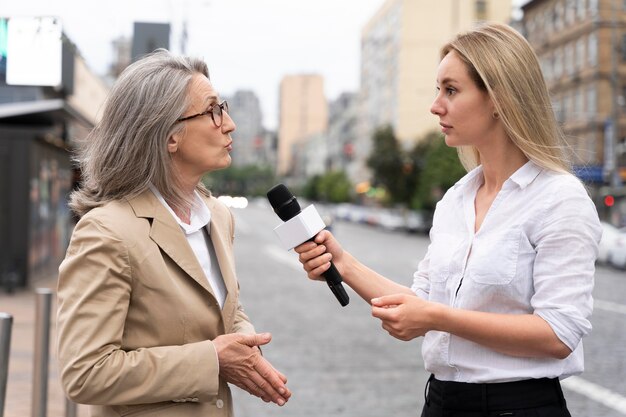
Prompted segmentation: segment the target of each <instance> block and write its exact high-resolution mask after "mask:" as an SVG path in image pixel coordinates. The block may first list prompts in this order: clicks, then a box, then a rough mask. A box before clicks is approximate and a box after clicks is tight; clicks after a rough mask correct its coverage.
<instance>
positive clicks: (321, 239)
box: [294, 230, 344, 280]
mask: <svg viewBox="0 0 626 417" xmlns="http://www.w3.org/2000/svg"><path fill="white" fill-rule="evenodd" d="M294 251H296V253H298V254H299V255H300V256H299V257H298V260H299V261H300V263H302V266H303V267H304V270H305V271H306V272H307V274H308V276H309V278H311V279H314V280H323V279H324V278H323V277H322V274H323V273H324V272H326V270H327V269H328V268H330V261H331V260H332V261H333V263H334V264H335V266H336V267H337V269H338V270H339V273H340V274H342V273H343V268H342V263H341V261H342V259H343V254H344V252H343V248H342V247H341V245H339V242H337V240H336V239H335V237H334V236H333V234H332V233H330V232H329V231H328V230H322V231H321V232H319V233H318V234H317V236H315V239H314V241H313V242H304V243H303V244H301V245H299V246H296V247H295V248H294Z"/></svg>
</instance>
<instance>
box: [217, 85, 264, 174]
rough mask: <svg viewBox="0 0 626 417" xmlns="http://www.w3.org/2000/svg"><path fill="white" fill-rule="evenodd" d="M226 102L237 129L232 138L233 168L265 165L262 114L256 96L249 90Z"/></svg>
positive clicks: (240, 92)
mask: <svg viewBox="0 0 626 417" xmlns="http://www.w3.org/2000/svg"><path fill="white" fill-rule="evenodd" d="M226 99H227V100H228V108H229V110H228V112H229V114H230V116H231V117H232V118H233V120H234V121H235V124H236V125H237V128H236V129H235V131H234V132H233V133H232V135H231V136H232V137H233V141H234V143H233V145H234V146H233V152H232V158H233V166H239V167H241V166H247V165H267V164H268V163H269V162H270V161H269V160H268V159H269V157H268V155H267V152H266V147H267V146H266V144H265V140H266V136H265V131H264V129H263V114H262V113H261V105H260V103H259V98H258V97H257V95H256V94H255V93H254V92H253V91H250V90H240V91H236V92H235V94H233V95H232V96H230V97H227V98H226Z"/></svg>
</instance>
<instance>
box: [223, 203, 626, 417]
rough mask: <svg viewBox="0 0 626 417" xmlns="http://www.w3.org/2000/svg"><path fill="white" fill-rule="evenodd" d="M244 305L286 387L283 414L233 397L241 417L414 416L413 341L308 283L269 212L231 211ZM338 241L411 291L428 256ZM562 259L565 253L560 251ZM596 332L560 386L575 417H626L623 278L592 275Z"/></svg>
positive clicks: (409, 245)
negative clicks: (583, 366)
mask: <svg viewBox="0 0 626 417" xmlns="http://www.w3.org/2000/svg"><path fill="white" fill-rule="evenodd" d="M234 212H235V215H236V218H237V233H236V236H237V238H236V255H237V268H238V275H239V279H240V282H241V298H242V302H243V304H244V307H245V309H246V311H247V312H248V313H249V315H250V316H251V318H252V320H253V322H254V323H255V326H256V327H257V330H258V331H269V332H271V333H272V334H273V341H272V343H271V344H270V345H269V346H267V347H266V348H264V354H265V356H266V357H267V358H268V359H269V360H270V361H271V362H272V363H273V364H274V366H275V367H276V368H278V369H280V370H281V371H283V372H284V373H285V374H286V375H287V377H288V378H289V386H290V388H291V389H292V391H293V393H294V394H293V398H292V400H291V401H290V402H289V403H288V404H287V405H286V406H285V407H282V408H278V407H276V406H274V405H269V404H265V403H263V402H262V401H261V400H258V399H256V398H254V397H252V396H250V395H248V394H247V393H246V392H244V391H241V390H238V389H237V388H234V395H235V402H236V411H237V415H239V416H242V417H264V416H289V417H313V416H315V417H320V416H324V417H334V416H350V417H368V416H371V417H374V416H376V417H378V416H381V415H388V416H415V415H419V411H418V410H420V409H421V407H422V404H423V388H424V384H425V381H426V379H427V376H428V375H427V373H426V372H425V371H424V369H423V362H422V359H421V355H420V349H421V343H420V341H419V340H416V341H411V342H400V341H398V340H395V339H393V338H391V337H389V336H388V335H387V333H386V332H385V331H383V330H382V329H381V328H380V325H379V322H378V320H375V319H373V318H372V317H371V316H370V309H369V306H368V305H367V304H366V303H365V302H364V301H363V300H361V299H360V298H359V297H358V296H357V295H356V294H355V293H354V292H352V291H351V290H349V294H350V297H351V302H350V304H349V305H348V306H347V307H345V308H342V307H341V306H339V304H338V303H337V301H336V300H335V299H334V297H333V296H332V294H331V293H330V291H329V290H328V288H327V287H326V286H325V284H323V283H317V282H311V281H309V280H308V279H306V277H305V275H304V273H303V272H302V270H301V269H300V266H299V263H298V262H297V259H296V255H295V254H293V253H291V252H289V253H287V252H284V251H282V250H281V249H280V248H279V247H278V245H277V240H276V238H275V237H274V235H273V232H272V228H273V227H274V226H275V225H277V224H278V223H279V220H278V218H277V217H276V216H275V215H274V214H273V213H272V212H271V210H270V209H269V208H267V207H262V206H255V205H251V206H249V207H248V208H246V209H235V210H234ZM334 232H335V235H336V236H337V237H338V238H339V239H340V241H341V242H342V243H343V245H344V247H346V248H347V249H348V250H350V251H351V252H352V253H353V254H354V255H356V256H357V257H358V258H359V259H361V260H363V261H364V262H365V263H366V264H367V265H368V266H370V267H372V268H373V269H375V270H377V271H378V272H381V273H382V274H384V275H386V276H387V277H389V278H391V279H394V280H396V281H398V282H400V283H403V284H406V285H409V284H410V282H411V280H412V274H413V271H414V270H415V269H416V267H417V263H418V261H419V260H420V259H421V257H422V256H423V254H424V253H425V251H426V247H427V244H428V240H427V238H426V237H425V236H418V235H408V234H404V233H400V232H385V231H382V230H379V229H375V228H371V227H368V226H361V225H354V224H349V223H336V224H335V229H334ZM564 250H566V248H564ZM596 281H597V282H596V289H595V298H596V311H595V313H594V317H593V325H594V332H593V334H592V336H591V337H589V338H587V339H586V340H585V350H586V363H587V370H586V372H585V373H584V374H583V375H582V376H581V377H579V378H576V379H572V378H570V379H569V380H567V381H566V384H565V395H566V398H567V401H568V404H569V406H570V410H571V411H572V415H573V416H575V417H577V416H578V417H622V416H624V415H626V383H624V380H625V379H626V324H625V323H626V273H624V272H623V271H621V272H620V271H615V270H611V269H607V268H604V267H599V268H598V272H597V280H596Z"/></svg>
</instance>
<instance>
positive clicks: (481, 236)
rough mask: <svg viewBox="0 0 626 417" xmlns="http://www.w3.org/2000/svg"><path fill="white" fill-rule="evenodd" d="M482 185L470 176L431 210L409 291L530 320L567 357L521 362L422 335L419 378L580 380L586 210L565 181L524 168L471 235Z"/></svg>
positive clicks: (589, 272)
mask: <svg viewBox="0 0 626 417" xmlns="http://www.w3.org/2000/svg"><path fill="white" fill-rule="evenodd" d="M482 183H483V175H482V167H478V168H476V169H474V170H472V171H470V172H469V173H468V174H467V175H465V176H464V177H463V178H462V179H461V180H459V182H457V183H456V184H455V185H454V186H453V187H452V188H450V190H448V192H447V193H446V194H445V195H444V197H443V199H442V200H441V201H440V202H439V203H438V204H437V208H436V210H435V215H434V219H433V227H432V229H431V232H430V238H431V244H430V246H429V247H428V252H427V254H426V256H425V258H424V259H423V260H422V262H420V264H419V266H418V270H417V272H416V273H415V275H414V281H413V286H412V290H413V291H414V292H415V293H416V294H417V295H418V296H420V297H422V298H424V299H427V300H430V301H434V302H438V303H442V304H446V305H448V306H451V307H454V308H458V309H464V310H475V311H485V312H493V313H501V314H536V315H538V316H540V317H542V318H543V319H544V320H545V321H546V322H548V324H549V325H550V326H551V327H552V329H553V330H554V332H555V333H556V335H557V336H558V338H559V339H560V340H561V341H562V342H563V343H565V344H566V345H567V346H568V347H569V348H570V349H572V351H573V352H572V354H571V355H569V356H568V357H567V358H566V359H563V360H559V359H551V358H520V357H514V356H509V355H505V354H503V353H498V352H496V351H494V350H492V349H489V348H487V347H484V346H481V345H479V344H477V343H474V342H471V341H468V340H466V339H463V338H460V337H457V336H455V335H451V334H449V333H444V332H437V331H431V332H428V333H427V334H426V336H425V337H424V342H423V345H422V354H423V356H424V363H425V366H426V369H427V370H428V371H429V372H431V373H433V374H435V377H436V378H437V379H439V380H444V381H460V382H475V383H480V382H506V381H514V380H519V379H528V378H541V377H549V378H554V377H561V378H564V377H567V376H570V375H573V374H578V373H581V372H582V371H583V368H584V362H583V347H582V343H581V339H582V338H583V336H585V335H586V334H588V333H589V331H590V330H591V323H590V322H589V318H590V316H591V312H592V308H593V300H592V296H591V291H592V289H593V279H594V272H595V265H594V263H595V259H596V257H597V254H598V242H599V241H600V236H601V234H602V229H601V226H600V222H599V220H598V214H597V212H596V209H595V206H594V204H593V203H592V201H591V199H590V198H589V197H588V195H587V192H586V190H585V188H584V186H583V185H582V184H581V182H580V181H579V180H578V179H577V178H576V177H574V176H573V175H569V174H560V173H556V172H553V171H549V170H545V169H542V168H540V167H539V166H537V165H536V164H534V163H533V162H528V163H526V164H525V165H524V166H522V167H521V168H520V169H518V170H517V171H516V172H515V173H514V174H513V175H512V176H511V177H510V178H509V179H508V180H507V181H505V183H504V185H503V186H502V189H501V190H500V192H499V193H498V195H497V196H496V198H495V200H494V201H493V203H492V205H491V207H490V208H489V211H488V212H487V214H486V216H485V219H484V221H483V223H482V225H481V227H480V229H479V231H478V232H477V233H474V224H475V218H476V212H475V208H474V200H475V198H476V192H477V191H478V188H479V187H480V185H481V184H482ZM470 252H471V254H470Z"/></svg>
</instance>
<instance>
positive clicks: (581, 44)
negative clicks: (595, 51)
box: [575, 38, 585, 71]
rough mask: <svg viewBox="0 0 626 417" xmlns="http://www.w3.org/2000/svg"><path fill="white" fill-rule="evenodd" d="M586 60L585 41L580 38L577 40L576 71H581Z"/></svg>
mask: <svg viewBox="0 0 626 417" xmlns="http://www.w3.org/2000/svg"><path fill="white" fill-rule="evenodd" d="M584 62H585V41H584V39H583V38H580V39H578V40H577V41H576V65H575V67H576V71H580V70H581V69H582V68H583V65H584Z"/></svg>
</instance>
